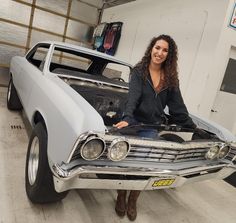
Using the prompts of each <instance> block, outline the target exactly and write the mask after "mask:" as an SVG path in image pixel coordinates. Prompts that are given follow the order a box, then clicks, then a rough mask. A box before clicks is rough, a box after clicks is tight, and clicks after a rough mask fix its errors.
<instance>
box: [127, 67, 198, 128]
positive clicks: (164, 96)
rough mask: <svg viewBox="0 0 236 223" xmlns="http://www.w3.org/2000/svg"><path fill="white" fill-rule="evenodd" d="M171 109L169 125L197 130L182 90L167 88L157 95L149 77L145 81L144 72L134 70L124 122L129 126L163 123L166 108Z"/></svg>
mask: <svg viewBox="0 0 236 223" xmlns="http://www.w3.org/2000/svg"><path fill="white" fill-rule="evenodd" d="M166 106H168V108H169V115H170V116H169V123H170V124H173V123H175V124H177V125H181V126H184V127H189V128H195V127H196V125H195V124H194V123H193V121H192V119H191V118H190V117H189V115H188V111H187V108H186V106H185V104H184V101H183V98H182V95H181V92H180V89H179V88H178V87H176V88H173V87H172V88H171V87H166V88H164V89H162V90H161V91H160V92H159V93H157V92H156V91H155V90H154V88H153V84H152V81H151V77H150V76H149V77H148V78H147V80H146V81H144V80H143V77H142V72H141V71H140V70H138V69H137V68H134V69H133V71H132V72H131V81H130V83H129V95H128V101H127V104H126V107H125V111H124V114H123V120H124V121H127V122H128V123H129V124H133V123H135V121H138V122H142V123H145V124H154V123H158V124H160V123H163V120H164V118H165V117H166V115H165V114H164V111H163V110H164V108H165V107H166Z"/></svg>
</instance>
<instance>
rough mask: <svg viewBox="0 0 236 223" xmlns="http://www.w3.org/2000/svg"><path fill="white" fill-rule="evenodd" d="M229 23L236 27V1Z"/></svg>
mask: <svg viewBox="0 0 236 223" xmlns="http://www.w3.org/2000/svg"><path fill="white" fill-rule="evenodd" d="M229 25H230V26H231V27H233V28H236V3H235V5H234V10H233V13H232V16H231V19H230V24H229Z"/></svg>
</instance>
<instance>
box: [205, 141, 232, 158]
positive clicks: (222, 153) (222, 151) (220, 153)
mask: <svg viewBox="0 0 236 223" xmlns="http://www.w3.org/2000/svg"><path fill="white" fill-rule="evenodd" d="M229 151H230V146H228V145H226V144H222V145H217V146H213V147H211V148H210V149H209V150H208V151H207V153H206V155H205V157H206V159H208V160H214V159H223V158H225V157H226V156H227V155H228V153H229Z"/></svg>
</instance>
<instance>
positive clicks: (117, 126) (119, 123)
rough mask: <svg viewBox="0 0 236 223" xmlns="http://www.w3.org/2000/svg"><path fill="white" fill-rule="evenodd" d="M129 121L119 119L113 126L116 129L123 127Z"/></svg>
mask: <svg viewBox="0 0 236 223" xmlns="http://www.w3.org/2000/svg"><path fill="white" fill-rule="evenodd" d="M128 125H129V123H128V122H126V121H121V122H118V123H117V124H115V125H113V126H114V127H116V128H118V129H121V128H124V127H126V126H128Z"/></svg>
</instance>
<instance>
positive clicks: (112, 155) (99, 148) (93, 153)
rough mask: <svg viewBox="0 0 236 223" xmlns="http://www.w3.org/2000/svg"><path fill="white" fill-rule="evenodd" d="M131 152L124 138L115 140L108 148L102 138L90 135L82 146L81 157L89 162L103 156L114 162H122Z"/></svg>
mask: <svg viewBox="0 0 236 223" xmlns="http://www.w3.org/2000/svg"><path fill="white" fill-rule="evenodd" d="M129 150H130V145H129V143H128V141H127V140H126V139H125V138H124V137H121V138H116V139H113V140H112V141H111V143H110V145H109V146H106V143H105V141H104V140H103V139H102V138H101V137H99V136H97V135H90V136H88V137H87V138H86V139H85V140H84V141H83V143H82V144H81V145H80V155H81V157H82V158H83V159H84V160H88V161H92V160H96V159H98V158H99V157H101V156H102V155H103V154H106V155H107V157H108V159H110V160H112V161H121V160H123V159H125V157H126V156H127V155H128V153H129ZM105 151H106V152H105Z"/></svg>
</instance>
